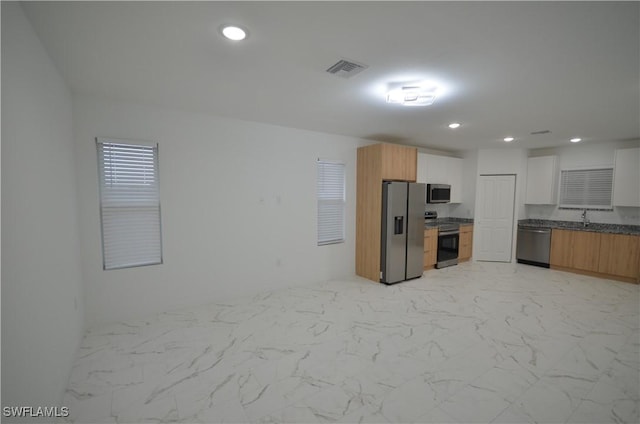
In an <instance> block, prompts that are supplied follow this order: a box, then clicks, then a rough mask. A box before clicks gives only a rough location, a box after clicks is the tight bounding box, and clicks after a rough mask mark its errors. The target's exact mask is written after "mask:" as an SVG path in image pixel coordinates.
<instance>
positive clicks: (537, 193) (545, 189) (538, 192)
mask: <svg viewBox="0 0 640 424" xmlns="http://www.w3.org/2000/svg"><path fill="white" fill-rule="evenodd" d="M557 188H558V157H557V156H540V157H537V158H529V159H527V196H526V201H525V203H526V204H528V205H555V204H556V203H557V198H558V196H557Z"/></svg>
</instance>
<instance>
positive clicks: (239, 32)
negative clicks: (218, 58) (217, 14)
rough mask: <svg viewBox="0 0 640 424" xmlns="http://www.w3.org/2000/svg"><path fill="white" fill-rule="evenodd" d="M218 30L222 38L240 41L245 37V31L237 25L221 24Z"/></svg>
mask: <svg viewBox="0 0 640 424" xmlns="http://www.w3.org/2000/svg"><path fill="white" fill-rule="evenodd" d="M220 32H221V33H222V35H223V36H224V38H226V39H228V40H232V41H242V40H244V39H245V38H247V31H246V30H245V29H242V28H240V27H239V26H237V25H222V26H221V27H220Z"/></svg>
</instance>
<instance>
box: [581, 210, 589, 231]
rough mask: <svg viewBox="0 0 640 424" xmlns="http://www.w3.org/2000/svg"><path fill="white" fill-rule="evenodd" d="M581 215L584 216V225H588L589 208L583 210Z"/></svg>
mask: <svg viewBox="0 0 640 424" xmlns="http://www.w3.org/2000/svg"><path fill="white" fill-rule="evenodd" d="M581 217H582V225H583V226H584V227H588V226H589V222H590V221H589V218H587V210H586V209H585V210H583V211H582V215H581Z"/></svg>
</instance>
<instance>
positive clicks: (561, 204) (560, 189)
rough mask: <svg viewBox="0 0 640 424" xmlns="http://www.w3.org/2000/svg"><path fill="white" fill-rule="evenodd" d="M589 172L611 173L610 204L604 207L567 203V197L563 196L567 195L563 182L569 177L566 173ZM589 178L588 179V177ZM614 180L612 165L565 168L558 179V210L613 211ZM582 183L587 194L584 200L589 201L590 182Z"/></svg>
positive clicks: (602, 205) (600, 205) (584, 195)
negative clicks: (565, 177)
mask: <svg viewBox="0 0 640 424" xmlns="http://www.w3.org/2000/svg"><path fill="white" fill-rule="evenodd" d="M589 171H609V173H610V179H611V184H610V186H609V187H608V188H609V203H608V204H606V205H604V204H590V203H584V204H579V205H578V204H571V203H565V202H566V200H567V199H566V197H564V198H563V195H564V193H565V190H563V186H564V184H563V182H564V176H565V175H567V174H565V173H571V172H583V173H585V172H589ZM587 178H588V177H587ZM613 178H614V167H613V166H612V165H592V166H583V167H575V168H563V169H561V170H560V178H558V180H559V181H558V209H573V210H576V209H577V210H583V209H587V210H597V211H612V210H613ZM581 183H582V184H583V185H584V186H583V188H582V191H583V192H585V194H583V200H589V198H588V189H589V187H588V185H589V181H586V179H585V181H581Z"/></svg>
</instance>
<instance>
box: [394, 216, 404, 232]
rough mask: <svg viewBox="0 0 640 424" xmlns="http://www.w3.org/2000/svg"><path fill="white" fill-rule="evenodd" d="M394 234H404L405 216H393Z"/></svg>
mask: <svg viewBox="0 0 640 424" xmlns="http://www.w3.org/2000/svg"><path fill="white" fill-rule="evenodd" d="M393 234H404V216H402V215H400V216H394V217H393Z"/></svg>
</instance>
